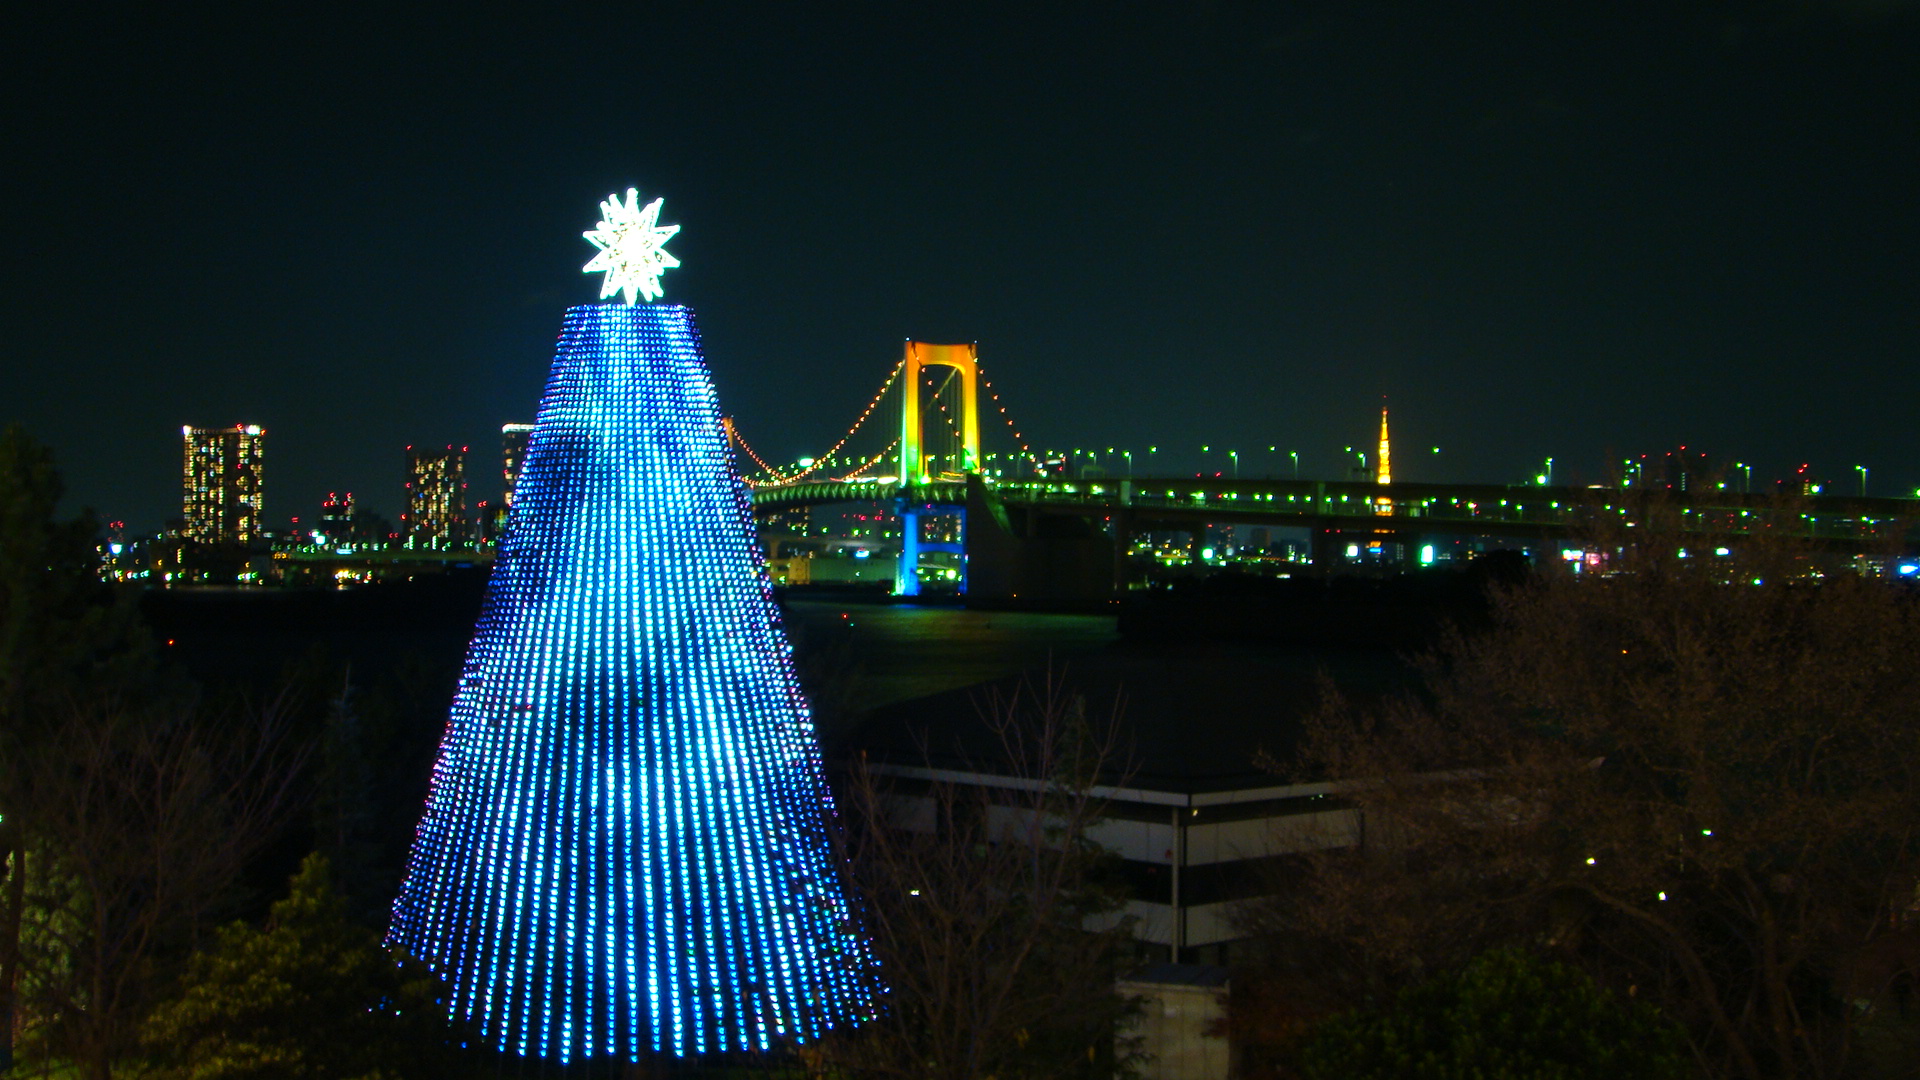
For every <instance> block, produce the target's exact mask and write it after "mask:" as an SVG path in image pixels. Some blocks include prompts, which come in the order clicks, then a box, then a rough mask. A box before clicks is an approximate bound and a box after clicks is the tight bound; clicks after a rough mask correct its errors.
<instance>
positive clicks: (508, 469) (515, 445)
mask: <svg viewBox="0 0 1920 1080" xmlns="http://www.w3.org/2000/svg"><path fill="white" fill-rule="evenodd" d="M532 434H533V425H532V424H502V425H500V461H501V463H502V464H503V465H504V466H505V470H504V475H505V477H506V481H507V486H506V498H505V499H503V500H501V501H502V502H503V503H505V504H506V505H507V506H508V507H509V508H510V507H512V506H513V489H514V487H515V486H516V485H517V484H519V483H520V467H521V466H522V465H524V464H525V463H526V460H527V438H528V436H530V435H532Z"/></svg>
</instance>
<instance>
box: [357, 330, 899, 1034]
mask: <svg viewBox="0 0 1920 1080" xmlns="http://www.w3.org/2000/svg"><path fill="white" fill-rule="evenodd" d="M829 812H830V809H829V800H828V794H827V788H826V784H825V781H824V778H823V774H822V770H821V765H820V759H819V750H818V748H817V745H816V743H815V740H814V736H813V730H812V725H811V721H810V719H809V716H808V713H807V709H806V704H805V701H804V700H803V698H802V697H801V694H800V690H799V685H798V683H797V681H796V679H795V677H794V674H793V667H792V662H791V659H790V652H789V649H788V646H787V643H786V640H785V638H784V637H783V636H782V634H781V632H780V630H779V627H778V625H777V624H776V621H775V609H774V606H773V601H772V595H771V591H770V589H769V586H768V584H767V580H766V576H765V573H764V571H763V569H762V567H761V563H760V560H759V556H758V552H757V549H756V547H755V545H754V540H753V536H752V533H751V526H750V519H749V515H748V508H747V505H746V503H745V500H744V498H743V493H742V489H741V487H740V486H739V484H738V482H737V481H736V479H735V477H734V474H733V470H732V467H731V463H730V461H729V458H728V453H727V447H726V442H725V436H724V434H723V432H722V429H721V425H720V415H719V410H718V408H717V406H716V402H715V397H714V392H713V387H712V384H711V382H710V381H709V379H708V377H707V372H706V367H705V365H704V363H703V362H702V360H701V357H700V347H699V339H698V336H697V334H696V332H695V330H694V325H693V317H692V313H691V312H690V311H689V310H688V309H686V308H684V307H680V306H675V305H667V304H642V305H637V306H624V305H597V306H581V307H575V308H572V309H570V310H569V311H568V312H567V317H566V323H565V328H564V330H563V332H562V335H561V339H560V346H559V352H558V355H557V356H556V358H555V360H554V365H553V371H552V374H551V375H550V377H549V380H548V383H547V389H546V395H545V398H544V400H543V401H542V402H541V405H540V412H539V416H538V418H537V423H536V426H535V430H534V432H533V435H532V437H531V439H530V441H529V443H528V447H527V457H526V461H525V465H524V467H523V471H522V473H521V476H520V480H519V484H518V487H517V488H516V502H515V505H514V509H513V517H512V520H511V521H510V523H509V528H508V535H507V538H506V540H505V541H504V543H503V544H502V546H501V549H500V552H499V556H498V559H497V561H496V563H495V566H494V571H493V579H492V582H491V584H490V586H489V588H488V593H487V601H486V606H485V608H484V610H483V612H482V615H481V618H480V625H479V628H478V630H477V632H476V634H475V637H474V640H473V644H472V646H471V647H470V649H469V651H468V655H467V664H466V668H465V670H464V672H463V674H462V678H461V684H460V688H459V690H458V692H457V694H456V696H455V700H454V703H453V710H452V716H451V719H450V720H449V722H448V725H447V732H446V735H445V738H444V741H443V743H442V746H441V751H440V759H439V762H438V764H437V765H436V766H435V770H434V776H433V785H432V791H431V794H430V796H429V798H428V802H427V809H426V815H425V817H424V819H423V820H422V821H421V824H420V829H419V832H418V835H417V837H416V839H415V841H414V848H413V855H412V858H411V861H410V863H409V866H408V871H407V879H406V882H405V884H404V886H403V887H402V890H401V893H400V898H399V900H398V902H397V903H396V904H395V908H394V922H393V929H392V932H391V935H390V940H391V941H392V943H393V944H395V945H399V946H402V947H404V948H406V949H407V950H408V951H410V952H411V953H413V954H414V955H416V956H419V957H421V958H423V959H425V960H426V961H427V962H428V963H429V964H431V965H432V966H433V968H434V969H435V970H436V971H437V972H438V973H439V974H440V975H441V976H442V977H443V978H445V979H446V980H447V981H448V983H449V984H450V989H451V1000H452V1008H453V1011H454V1013H455V1015H456V1016H457V1017H459V1018H460V1019H462V1020H464V1021H467V1022H469V1023H471V1024H473V1025H474V1026H475V1027H476V1028H478V1029H479V1030H480V1031H481V1032H482V1033H483V1034H484V1036H485V1037H486V1038H487V1039H488V1040H489V1041H490V1042H492V1043H493V1044H494V1045H496V1046H498V1047H500V1048H501V1049H503V1050H506V1051H508V1052H510V1053H515V1054H521V1055H526V1056H530V1057H539V1058H545V1059H550V1060H556V1061H567V1060H573V1059H578V1058H587V1057H604V1056H617V1057H624V1058H629V1059H638V1058H639V1057H642V1056H644V1055H647V1054H651V1053H667V1054H674V1055H690V1054H698V1053H704V1052H710V1051H724V1050H740V1049H756V1048H762V1047H767V1046H770V1045H772V1044H773V1043H775V1042H777V1041H781V1040H804V1039H807V1038H811V1037H813V1036H815V1035H818V1034H820V1033H821V1032H823V1031H824V1030H826V1029H827V1028H828V1027H832V1026H836V1025H839V1024H843V1023H846V1022H850V1021H851V1020H852V1019H854V1018H856V1017H857V1016H858V1015H859V1014H860V1013H861V1012H863V1011H864V1010H865V1009H866V1008H868V1007H869V1005H870V999H869V997H868V996H867V994H866V992H865V991H864V990H863V989H862V988H863V987H864V986H866V985H868V983H867V979H866V976H867V974H868V973H867V972H866V971H865V970H863V969H864V968H865V967H866V963H867V962H866V960H865V957H866V955H867V953H866V950H865V947H864V946H863V945H862V944H861V943H860V939H859V938H858V937H857V936H856V934H855V931H854V927H853V926H852V922H851V919H850V913H849V909H848V903H847V900H846V897H845V893H844V892H843V889H842V885H841V883H840V875H839V873H838V869H837V867H836V865H835V864H834V861H833V858H832V856H831V854H830V850H829V846H828V837H827V833H826V826H827V821H828V818H827V816H826V815H827V814H828V813H829Z"/></svg>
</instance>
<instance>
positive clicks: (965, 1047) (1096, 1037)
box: [818, 682, 1131, 1080]
mask: <svg viewBox="0 0 1920 1080" xmlns="http://www.w3.org/2000/svg"><path fill="white" fill-rule="evenodd" d="M982 714H983V716H982V722H983V723H984V724H985V725H986V726H987V727H988V729H990V731H991V732H992V734H993V736H994V738H993V740H992V741H993V742H994V744H995V746H996V749H997V752H998V755H999V757H1000V758H1001V760H1000V761H999V762H997V763H996V764H995V765H994V766H993V768H992V771H993V772H994V773H995V774H997V775H998V776H1000V777H1003V778H1005V782H1003V783H1002V784H999V785H996V786H986V785H982V784H979V783H970V782H967V781H966V780H965V779H963V778H961V777H960V776H957V775H954V774H951V773H942V772H940V771H937V770H932V769H923V768H908V769H899V768H893V769H887V768H885V767H882V766H878V765H875V764H873V763H871V762H869V761H868V760H867V759H866V758H865V757H864V756H862V757H861V758H860V760H858V761H857V762H856V763H854V765H853V767H852V769H851V772H850V775H849V776H848V777H847V778H846V782H845V784H844V791H843V794H842V795H841V813H842V817H843V820H844V822H845V824H846V830H845V835H846V838H847V844H848V851H847V856H848V865H849V866H850V867H851V878H852V882H853V885H854V889H855V892H856V894H857V896H858V899H859V904H860V911H861V917H862V919H863V921H864V924H865V929H866V930H867V931H868V933H869V935H870V938H871V941H872V944H873V950H874V954H875V957H876V959H877V960H878V970H877V972H875V973H874V974H875V975H876V976H877V978H878V980H879V983H880V984H881V987H882V990H881V993H880V999H881V1001H882V1002H883V1003H884V1004H883V1005H882V1007H881V1008H880V1010H879V1012H878V1013H877V1015H875V1016H873V1017H871V1018H870V1019H868V1020H867V1021H866V1022H865V1023H864V1024H863V1025H861V1026H860V1027H858V1028H856V1029H854V1030H852V1031H849V1032H841V1033H837V1034H836V1035H834V1036H833V1037H831V1038H830V1039H829V1040H828V1041H827V1042H825V1043H824V1044H823V1045H822V1046H821V1047H820V1049H819V1051H818V1055H819V1059H820V1060H822V1061H824V1062H825V1063H828V1064H830V1065H831V1066H832V1067H833V1068H835V1069H838V1070H840V1071H842V1072H844V1073H846V1074H847V1075H852V1076H866V1077H928V1078H952V1080H962V1078H974V1077H983V1076H998V1077H1005V1078H1014V1077H1023V1076H1033V1077H1064V1076H1111V1075H1114V1074H1115V1073H1116V1072H1117V1071H1123V1070H1124V1069H1125V1068H1126V1067H1127V1066H1128V1065H1129V1064H1130V1062H1129V1061H1128V1060H1126V1058H1127V1055H1126V1054H1124V1053H1121V1054H1118V1055H1116V1053H1115V1050H1114V1036H1115V1030H1116V1024H1117V1022H1118V1021H1119V1020H1120V1019H1121V1018H1122V1017H1123V1016H1124V1015H1126V1013H1127V1011H1128V1007H1129V1006H1128V1003H1127V1002H1126V1001H1125V1000H1123V999H1122V998H1121V997H1120V995H1119V994H1118V993H1117V992H1116V991H1115V988H1114V980H1115V978H1116V977H1117V976H1118V975H1119V974H1120V970H1121V966H1122V965H1123V963H1124V962H1125V961H1126V960H1127V959H1128V958H1129V957H1130V956H1131V946H1130V944H1129V936H1128V932H1129V931H1128V927H1127V926H1126V925H1124V924H1123V923H1121V921H1120V920H1118V918H1117V917H1116V914H1115V913H1116V912H1117V910H1118V908H1119V907H1120V905H1121V903H1122V902H1123V900H1124V897H1123V896H1122V895H1121V894H1120V893H1119V892H1118V891H1117V890H1116V888H1115V887H1114V885H1113V883H1112V882H1111V881H1109V880H1107V879H1106V878H1104V877H1103V875H1102V870H1103V864H1104V861H1105V856H1103V853H1102V852H1101V851H1100V849H1099V848H1098V847H1097V845H1095V844H1094V843H1093V842H1092V841H1090V840H1089V839H1088V836H1087V833H1088V829H1089V828H1090V827H1091V826H1092V825H1093V824H1094V823H1095V822H1096V821H1097V820H1098V819H1099V818H1100V816H1101V814H1102V811H1103V807H1104V800H1103V799H1102V798H1101V797H1100V796H1099V794H1098V793H1097V792H1098V789H1097V785H1098V783H1099V782H1100V780H1101V778H1102V773H1103V771H1106V770H1112V769H1116V768H1118V767H1119V766H1120V764H1121V762H1120V756H1121V755H1120V752H1119V746H1120V741H1119V737H1120V730H1119V724H1118V721H1119V715H1118V710H1117V708H1116V710H1115V712H1114V713H1113V714H1111V715H1109V716H1107V717H1106V718H1104V719H1099V720H1089V718H1088V717H1087V715H1086V710H1085V706H1084V702H1083V701H1081V700H1080V699H1079V698H1075V697H1069V696H1068V695H1066V694H1065V693H1064V692H1063V691H1062V689H1061V688H1060V687H1059V686H1058V685H1056V684H1054V683H1052V682H1049V683H1048V684H1047V685H1045V686H1043V687H1041V688H1040V689H1038V690H1035V689H1031V688H1028V687H1024V686H1023V687H1022V688H1021V689H1020V690H1018V691H1016V692H1015V693H1014V694H1013V695H1012V696H1011V697H1010V698H1008V699H997V700H992V701H989V702H987V703H985V705H984V706H983V709H982ZM983 771H985V770H983ZM1109 779H1110V778H1109Z"/></svg>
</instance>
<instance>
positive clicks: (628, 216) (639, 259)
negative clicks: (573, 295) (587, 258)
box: [580, 188, 680, 304]
mask: <svg viewBox="0 0 1920 1080" xmlns="http://www.w3.org/2000/svg"><path fill="white" fill-rule="evenodd" d="M665 201H666V200H665V199H655V200H653V201H652V202H650V203H648V204H647V205H645V206H641V205H640V192H639V190H638V189H637V188H628V189H627V201H626V202H624V203H622V202H621V201H620V196H618V195H609V196H607V197H606V198H605V199H604V200H602V201H601V203H600V222H599V224H597V225H595V226H594V227H593V231H592V232H583V233H581V234H580V235H581V236H584V237H586V238H587V240H588V241H590V242H591V243H592V244H593V246H594V247H597V248H599V249H600V254H598V255H595V256H594V257H593V261H591V262H589V263H587V265H585V266H583V267H581V268H580V269H581V272H582V273H587V274H592V273H604V274H606V275H607V276H606V278H605V279H603V280H602V281H601V282H600V299H602V300H605V299H606V298H607V297H609V296H612V295H613V294H615V293H617V292H621V291H625V292H626V294H627V303H629V304H631V303H633V298H634V294H635V293H638V294H639V295H640V296H642V297H644V298H646V299H648V300H653V299H656V298H658V297H661V296H665V295H666V294H665V293H663V292H661V291H660V274H661V272H662V271H665V270H668V269H671V268H673V267H676V266H679V265H680V260H679V259H676V258H674V257H673V256H672V255H669V254H667V252H666V249H665V248H664V247H663V246H662V245H664V244H665V243H666V242H667V241H668V240H670V239H672V238H673V234H675V233H677V232H679V231H680V226H678V225H660V224H656V222H658V221H659V220H660V204H661V203H663V202H665Z"/></svg>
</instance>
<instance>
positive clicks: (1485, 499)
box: [994, 477, 1920, 544]
mask: <svg viewBox="0 0 1920 1080" xmlns="http://www.w3.org/2000/svg"><path fill="white" fill-rule="evenodd" d="M994 491H995V494H996V495H997V496H998V497H999V498H1000V499H1001V500H1002V501H1004V502H1007V503H1009V504H1021V503H1026V504H1032V505H1042V506H1054V507H1058V508H1061V509H1066V508H1068V507H1075V506H1078V507H1082V508H1085V509H1087V510H1091V509H1094V508H1096V507H1107V506H1111V507H1114V508H1116V509H1117V508H1119V507H1122V506H1124V507H1127V508H1130V509H1132V510H1133V511H1134V512H1135V513H1136V514H1148V515H1150V514H1151V513H1152V512H1153V511H1154V510H1155V509H1160V510H1164V511H1172V512H1177V513H1179V514H1180V516H1181V517H1191V516H1193V515H1195V514H1196V513H1198V514H1208V515H1218V517H1219V519H1221V520H1236V519H1254V518H1257V519H1260V520H1266V521H1274V520H1281V519H1288V518H1291V519H1296V520H1299V521H1300V522H1301V523H1302V524H1306V523H1309V522H1327V521H1338V520H1340V519H1352V521H1353V524H1355V525H1356V526H1357V525H1359V524H1361V523H1362V522H1363V521H1364V522H1369V523H1371V524H1374V525H1376V526H1393V527H1399V528H1406V529H1420V528H1423V527H1424V528H1426V529H1429V530H1431V531H1435V532H1444V531H1447V528H1446V527H1447V526H1464V527H1465V528H1466V529H1467V530H1469V531H1470V530H1471V529H1473V528H1476V527H1487V526H1503V527H1509V528H1511V527H1515V526H1523V527H1524V526H1531V527H1535V528H1539V529H1543V530H1547V531H1554V532H1576V531H1580V530H1582V529H1590V528H1593V527H1595V526H1597V525H1599V524H1600V523H1601V522H1603V521H1607V520H1617V521H1619V522H1621V523H1625V522H1631V521H1637V520H1640V519H1642V518H1644V517H1645V516H1646V514H1647V513H1648V512H1649V509H1650V508H1652V507H1654V506H1656V505H1661V504H1663V505H1664V507H1665V510H1666V512H1667V513H1670V514H1673V515H1675V516H1677V517H1678V518H1679V520H1680V524H1681V527H1682V528H1683V529H1687V530H1688V531H1698V532H1701V533H1706V534H1716V535H1741V534H1751V533H1754V532H1756V531H1774V530H1779V531H1782V532H1785V533H1787V534H1789V535H1795V536H1803V537H1810V538H1814V539H1822V540H1837V541H1847V542H1850V543H1856V544H1872V543H1887V542H1892V543H1900V542H1905V541H1907V540H1908V539H1909V538H1910V533H1911V530H1912V529H1913V528H1914V526H1915V524H1916V523H1917V522H1920V500H1915V499H1874V498H1855V497H1846V496H1815V497H1805V498H1792V499H1781V498H1778V497H1776V496H1773V495H1762V494H1742V493H1740V492H1731V491H1721V490H1717V489H1716V490H1713V491H1709V492H1701V493H1686V492H1676V491H1667V490H1663V489H1661V490H1647V489H1640V490H1635V489H1631V488H1627V489H1620V488H1568V487H1542V486H1519V485H1515V486H1500V485H1486V484H1418V483H1395V484H1391V485H1380V484H1374V483H1369V482H1365V481H1322V480H1273V479H1259V480H1228V479H1225V478H1220V477H1214V478H1201V479H1194V478H1177V479H1170V478H1150V477H1142V478H1138V479H1134V480H1125V479H1100V480H1079V481H1067V480H1039V481H1012V482H1009V481H1001V482H999V483H998V484H996V485H995V488H994Z"/></svg>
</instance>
